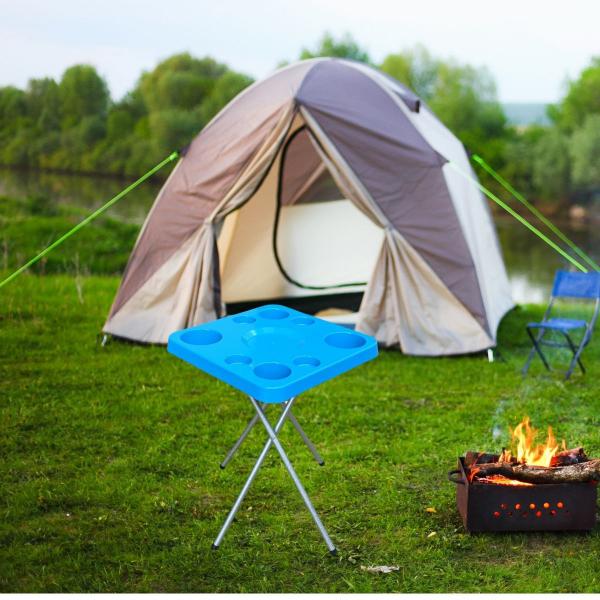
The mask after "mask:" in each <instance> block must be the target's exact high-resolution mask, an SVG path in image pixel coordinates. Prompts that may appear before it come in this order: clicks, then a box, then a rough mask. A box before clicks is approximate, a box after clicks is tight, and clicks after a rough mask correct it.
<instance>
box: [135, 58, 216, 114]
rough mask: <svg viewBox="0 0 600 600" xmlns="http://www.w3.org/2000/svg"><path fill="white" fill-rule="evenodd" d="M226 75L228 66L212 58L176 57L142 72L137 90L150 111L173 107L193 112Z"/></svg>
mask: <svg viewBox="0 0 600 600" xmlns="http://www.w3.org/2000/svg"><path fill="white" fill-rule="evenodd" d="M226 72H227V67H226V66H225V65H223V64H221V63H218V62H216V61H215V60H213V59H212V58H209V57H207V58H203V59H198V58H193V57H192V56H190V54H188V53H184V54H176V55H175V56H171V57H170V58H168V59H166V60H164V61H163V62H161V63H160V64H159V65H158V66H157V67H156V68H155V69H154V70H153V71H151V72H149V73H144V74H143V75H142V77H141V79H140V82H139V86H138V87H139V92H140V93H141V96H142V98H143V100H144V102H145V104H146V106H147V107H148V111H149V112H153V111H159V110H171V109H174V108H179V109H185V110H194V109H197V108H198V107H199V106H200V104H201V103H202V102H203V101H204V99H205V98H206V97H207V96H209V94H210V92H211V90H212V88H213V86H214V84H215V81H216V80H217V79H218V78H219V77H221V76H222V75H224V74H225V73H226Z"/></svg>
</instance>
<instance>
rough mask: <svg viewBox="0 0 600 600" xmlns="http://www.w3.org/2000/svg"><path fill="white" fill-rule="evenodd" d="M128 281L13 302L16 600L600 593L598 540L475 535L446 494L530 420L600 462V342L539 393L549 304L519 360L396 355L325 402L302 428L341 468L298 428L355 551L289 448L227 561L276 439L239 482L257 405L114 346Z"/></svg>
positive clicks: (101, 281)
mask: <svg viewBox="0 0 600 600" xmlns="http://www.w3.org/2000/svg"><path fill="white" fill-rule="evenodd" d="M117 284H118V279H117V278H116V277H108V276H107V277H81V276H80V277H78V278H75V277H71V276H67V275H49V276H45V277H38V276H31V275H26V276H23V277H21V278H19V279H18V280H16V281H14V282H12V283H11V284H10V285H9V286H6V287H5V288H3V289H2V290H1V291H0V340H1V341H0V456H1V457H2V458H1V462H0V591H4V592H8V591H20V592H25V591H28V592H35V591H47V592H58V591H96V592H109V591H155V592H160V591H168V592H182V591H188V592H190V591H194V592H225V591H230V592H242V591H246V592H275V591H283V592H319V591H321V592H344V591H348V592H378V591H400V592H433V591H437V592H466V591H481V592H483V591H485V592H509V591H510V592H551V591H554V592H557V591H566V592H586V591H587V592H598V591H600V574H599V573H598V560H599V558H600V530H599V529H598V528H596V530H595V531H594V532H592V533H591V534H586V535H581V534H530V535H524V534H512V535H468V534H466V533H465V532H464V530H463V528H462V526H461V523H460V520H459V516H458V513H457V511H456V509H455V504H454V494H455V490H454V486H453V485H451V484H450V483H448V482H447V481H446V472H447V471H448V470H449V469H452V468H453V467H454V465H455V461H456V457H457V456H458V455H459V454H462V453H463V452H464V451H465V450H468V449H477V450H498V449H500V447H501V446H502V445H506V444H507V443H508V431H507V428H508V426H509V425H515V424H516V423H517V422H518V421H519V420H520V419H521V417H522V416H523V415H525V414H528V415H530V416H531V418H532V420H533V423H534V425H537V426H539V427H545V426H546V425H548V424H552V425H554V427H555V430H556V433H557V434H558V436H560V437H566V438H567V441H568V442H570V443H571V444H572V445H583V446H585V448H586V449H587V451H588V453H589V454H590V455H595V456H600V428H599V425H600V416H599V415H600V394H599V391H600V379H599V378H600V361H599V358H600V336H598V339H596V340H595V343H594V342H593V343H592V345H591V346H590V348H589V349H588V351H587V352H586V354H585V355H584V358H585V359H586V362H587V365H588V367H589V373H588V375H587V376H585V377H581V376H580V375H579V374H576V375H575V376H574V377H573V378H572V380H571V381H569V382H567V383H564V382H563V381H562V380H561V379H560V377H559V375H558V374H556V375H552V376H547V375H545V374H544V373H542V371H541V369H540V366H539V361H538V362H537V363H535V368H534V369H532V376H530V377H528V378H527V379H525V380H523V379H522V378H521V376H520V374H519V368H520V366H521V365H522V362H523V360H524V358H525V355H526V351H527V349H528V344H527V342H526V339H525V335H524V330H523V325H524V323H525V322H526V321H528V320H530V319H531V318H534V317H535V318H537V317H539V316H540V315H541V310H542V309H541V308H539V307H529V308H527V309H517V310H515V311H513V312H512V313H511V314H510V315H509V316H508V317H507V318H506V319H505V320H504V322H503V324H502V327H501V331H500V340H499V348H500V351H501V354H502V356H503V358H504V359H505V362H496V363H494V364H488V362H487V361H486V360H485V358H484V357H482V356H471V357H461V358H447V359H419V358H411V357H406V356H402V355H401V354H400V353H399V352H395V351H383V352H382V353H381V355H380V356H379V358H377V359H376V360H375V361H372V362H370V363H368V364H365V365H363V366H362V367H360V368H358V369H355V370H354V371H352V372H350V373H347V374H345V375H343V376H341V377H339V378H337V379H335V380H333V381H331V382H328V383H326V384H324V385H322V386H319V387H317V388H315V389H313V390H312V391H310V392H307V393H306V394H305V395H304V396H303V397H302V398H301V399H300V400H299V402H298V404H297V408H296V414H297V416H298V418H299V420H300V422H301V423H302V424H303V425H304V427H305V429H306V431H307V433H308V434H309V436H310V437H311V438H312V439H313V441H315V443H316V444H317V446H318V448H319V449H320V451H321V453H322V454H323V456H324V458H325V462H326V464H325V466H324V467H319V466H318V465H317V464H316V463H315V462H314V461H313V460H312V457H311V456H310V454H309V453H308V451H307V449H306V448H305V447H304V446H303V445H302V443H301V442H300V440H299V439H298V438H297V434H296V432H295V431H294V430H293V428H292V427H291V426H289V424H288V425H287V426H286V427H285V428H284V430H283V432H282V441H283V443H284V445H285V447H286V448H287V449H288V450H289V455H290V458H291V460H292V462H293V463H294V464H295V466H296V468H297V471H298V473H299V475H300V477H301V479H302V480H303V482H304V484H305V486H306V488H307V490H308V492H309V494H310V495H311V497H312V499H313V501H314V504H315V506H316V508H317V510H318V512H319V513H320V515H321V517H322V519H323V521H324V523H325V525H326V527H327V528H328V530H329V533H330V534H331V537H332V538H333V540H334V542H335V543H336V545H337V546H338V548H339V556H338V557H336V558H334V557H331V556H330V555H329V554H328V553H327V551H326V548H325V546H324V544H323V543H322V541H321V539H320V537H319V534H318V532H317V531H316V529H315V528H314V526H313V524H312V522H311V520H310V517H309V515H308V513H307V512H306V510H305V508H304V506H303V505H302V503H301V500H300V498H299V496H298V494H297V492H296V490H295V488H294V487H293V484H292V482H291V480H290V479H289V476H288V475H287V472H286V471H285V470H284V468H283V466H282V465H281V462H280V461H279V460H278V458H277V457H276V455H275V453H274V452H272V453H271V455H270V456H269V457H268V458H267V461H266V463H265V466H264V467H263V469H262V470H261V472H260V473H259V476H258V478H257V480H256V481H255V484H254V485H253V487H252V488H251V490H250V493H249V495H248V497H247V499H246V501H245V502H244V504H243V506H242V509H241V510H240V513H239V515H238V518H237V521H236V522H235V523H234V524H233V525H232V527H231V529H230V531H229V533H228V535H227V537H226V538H225V540H224V543H223V545H222V547H221V548H220V549H219V551H218V552H212V551H211V550H210V545H211V542H212V540H213V538H214V536H215V535H216V533H217V532H218V530H219V527H220V525H221V523H222V521H223V519H224V518H225V516H226V514H227V511H228V510H229V508H230V506H231V504H232V502H233V500H234V498H235V496H236V494H237V492H238V491H239V489H240V487H241V485H242V483H243V481H244V479H245V477H246V475H247V474H248V472H249V470H250V469H251V467H252V465H253V464H254V460H255V458H256V455H257V453H258V452H259V448H260V447H261V445H262V443H263V442H264V439H265V434H264V433H263V432H262V431H259V430H258V429H256V430H255V431H254V432H253V434H252V435H251V436H250V438H249V439H248V440H247V442H246V444H245V445H244V446H243V447H242V449H241V450H240V452H239V453H238V454H237V455H236V457H235V458H234V460H233V461H232V463H231V464H230V465H229V467H228V468H227V469H226V470H224V471H222V470H220V469H219V467H218V465H219V462H220V460H221V459H222V458H223V456H224V454H225V453H226V451H227V450H228V448H229V446H230V445H231V444H232V443H233V441H234V440H235V439H236V437H237V435H238V434H239V433H240V431H241V429H242V428H243V426H244V424H245V423H246V421H247V419H248V417H249V416H250V414H251V413H250V411H251V407H250V404H249V402H248V401H247V400H246V399H245V398H244V397H243V396H242V394H240V393H238V392H236V391H234V390H233V389H231V388H229V387H228V386H226V385H225V384H221V383H219V382H217V381H215V380H214V379H212V378H210V377H208V376H205V375H203V374H201V373H200V372H198V371H196V370H195V369H193V368H192V367H190V366H189V365H187V364H185V363H183V362H182V361H180V360H177V359H175V358H174V357H172V356H170V355H169V354H167V352H166V350H165V349H164V348H162V347H141V346H135V345H129V344H124V343H117V342H113V343H111V344H109V345H108V346H106V347H104V348H102V347H100V346H99V345H97V343H96V333H97V332H98V331H99V330H100V328H101V326H102V324H103V320H104V318H105V316H106V313H107V311H108V309H109V306H110V302H111V300H112V297H113V295H114V292H115V290H116V287H117ZM563 358H564V357H563ZM494 427H499V428H500V430H501V431H502V435H501V436H500V437H499V438H494V437H493V436H492V431H493V429H494ZM427 508H434V509H435V512H428V511H426V509H427ZM371 565H396V566H398V567H399V570H398V571H397V572H394V573H391V574H388V575H382V574H372V573H369V572H366V571H364V570H363V569H361V567H363V566H371Z"/></svg>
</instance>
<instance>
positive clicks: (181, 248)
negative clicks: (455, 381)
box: [103, 58, 513, 356]
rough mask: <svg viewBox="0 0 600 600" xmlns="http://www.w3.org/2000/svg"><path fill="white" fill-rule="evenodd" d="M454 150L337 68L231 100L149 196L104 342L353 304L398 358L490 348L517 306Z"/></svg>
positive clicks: (439, 131)
mask: <svg viewBox="0 0 600 600" xmlns="http://www.w3.org/2000/svg"><path fill="white" fill-rule="evenodd" d="M450 162H452V163H454V164H455V165H456V166H458V167H459V168H460V170H462V171H463V172H466V173H468V174H469V175H470V176H471V177H473V179H476V175H475V174H474V172H473V170H472V169H471V167H470V164H469V160H468V157H467V154H466V152H465V150H464V147H463V146H462V144H461V143H460V142H459V141H458V139H457V138H456V137H455V136H454V135H453V134H452V133H451V132H450V131H449V130H448V129H447V128H446V127H445V126H444V125H443V124H442V123H441V122H440V121H439V120H438V119H437V118H436V117H435V115H434V114H433V113H432V112H431V111H430V110H429V109H428V107H427V106H425V105H424V104H423V103H421V101H420V100H419V98H418V97H417V96H415V95H414V94H413V93H412V92H411V91H410V90H409V89H407V88H406V87H404V86H403V85H402V84H400V83H399V82H397V81H395V80H394V79H392V78H390V77H388V76H387V75H385V74H383V73H381V72H379V71H377V70H376V69H373V68H371V67H368V66H366V65H363V64H360V63H356V62H353V61H349V60H345V59H330V58H323V59H314V60H307V61H302V62H299V63H296V64H293V65H291V66H288V67H285V68H283V69H280V70H279V71H277V72H275V73H274V74H273V75H271V76H270V77H267V78H266V79H264V80H262V81H259V82H256V83H255V84H253V85H252V86H250V87H249V88H248V89H246V90H245V91H243V92H242V93H241V94H239V95H238V96H237V97H236V98H234V100H232V101H231V102H230V103H229V104H228V105H227V106H226V107H225V108H224V109H223V110H222V111H221V112H220V113H219V114H218V115H217V116H216V117H215V118H214V119H213V120H212V121H211V122H210V123H209V124H208V125H207V126H206V127H205V128H204V129H203V130H202V131H201V132H200V133H199V134H198V135H197V136H196V137H195V138H194V140H193V141H192V143H191V144H190V146H189V147H188V149H187V151H186V152H185V154H184V156H183V157H182V158H181V160H180V161H179V163H178V164H177V166H176V167H175V169H174V170H173V172H172V173H171V175H170V177H169V179H168V180H167V182H166V183H165V185H164V186H163V188H162V190H161V191H160V193H159V194H158V197H157V198H156V201H155V203H154V205H153V207H152V209H151V211H150V213H149V215H148V217H147V219H146V222H145V223H144V226H143V228H142V230H141V233H140V236H139V238H138V240H137V242H136V245H135V247H134V249H133V252H132V254H131V257H130V259H129V263H128V265H127V268H126V270H125V274H124V276H123V280H122V282H121V286H120V288H119V291H118V293H117V296H116V298H115V300H114V303H113V306H112V308H111V311H110V314H109V317H108V320H107V322H106V324H105V325H104V328H103V330H104V332H105V333H109V334H112V335H115V336H118V337H123V338H128V339H131V340H137V341H141V342H150V343H165V342H166V341H167V338H168V336H169V334H170V333H171V332H173V331H175V330H177V329H181V328H184V327H190V326H193V325H196V324H199V323H203V322H206V321H209V320H212V319H215V318H218V317H219V316H221V315H223V314H224V313H225V311H226V310H227V311H228V312H235V310H236V307H237V308H238V309H239V308H240V307H242V308H246V307H248V306H250V305H251V303H253V302H254V303H260V302H268V301H275V300H276V301H279V302H280V303H283V304H285V303H286V302H287V303H288V304H290V305H292V306H295V307H299V308H301V309H302V307H303V306H304V307H306V306H307V305H306V304H304V305H303V304H302V302H309V301H310V302H312V304H311V306H313V307H314V306H316V304H315V303H314V301H315V300H318V301H319V302H320V307H321V308H323V307H336V306H337V307H339V306H342V305H344V306H346V307H347V306H349V305H350V304H352V302H350V303H349V304H348V301H349V300H352V299H353V300H352V301H354V302H356V308H358V313H357V315H356V322H355V326H356V328H357V329H358V330H359V331H362V332H365V333H368V334H371V335H374V336H375V337H376V338H377V340H378V341H379V342H380V343H381V344H383V345H385V346H399V347H400V348H401V350H402V351H403V352H405V353H407V354H414V355H428V356H436V355H449V354H462V353H469V352H476V351H480V350H485V349H487V348H490V347H493V346H494V345H495V342H496V332H497V328H498V324H499V322H500V320H501V318H502V317H503V315H504V314H505V313H506V312H507V311H508V310H509V309H510V308H511V307H512V306H513V302H512V299H511V295H510V288H509V284H508V279H507V276H506V271H505V268H504V264H503V261H502V255H501V251H500V247H499V244H498V240H497V237H496V232H495V229H494V225H493V221H492V218H491V215H490V212H489V209H488V206H487V204H486V201H485V199H484V198H483V196H482V194H481V193H480V191H479V189H478V188H477V185H476V184H475V183H474V182H473V181H469V179H467V178H464V177H463V176H461V174H460V173H459V172H457V170H455V169H452V168H451V165H450V164H449V163H450Z"/></svg>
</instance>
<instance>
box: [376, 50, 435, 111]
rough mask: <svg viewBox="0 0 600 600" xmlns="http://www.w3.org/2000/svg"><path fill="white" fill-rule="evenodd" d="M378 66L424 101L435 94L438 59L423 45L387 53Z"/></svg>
mask: <svg viewBox="0 0 600 600" xmlns="http://www.w3.org/2000/svg"><path fill="white" fill-rule="evenodd" d="M380 68H381V70H382V71H385V72H386V73H387V74H388V75H391V76H392V77H394V78H395V79H397V80H398V81H400V82H401V83H403V84H404V85H406V86H407V87H409V88H410V89H411V90H413V91H414V92H415V94H417V96H419V97H420V98H422V99H423V100H425V101H426V102H427V101H429V100H430V99H431V98H433V97H434V96H435V87H436V84H437V80H438V74H439V70H440V61H439V60H438V59H435V58H433V57H432V56H431V54H430V53H429V52H428V50H427V49H426V48H425V47H424V46H421V45H420V44H419V45H417V46H415V47H414V48H412V49H409V50H405V51H404V52H399V53H397V54H388V55H387V56H386V57H385V59H384V60H383V62H382V63H381V66H380Z"/></svg>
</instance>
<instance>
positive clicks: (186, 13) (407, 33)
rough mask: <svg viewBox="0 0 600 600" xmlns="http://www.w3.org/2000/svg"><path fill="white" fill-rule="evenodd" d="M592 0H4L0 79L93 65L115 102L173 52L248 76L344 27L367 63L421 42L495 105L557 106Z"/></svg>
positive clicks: (598, 9)
mask: <svg viewBox="0 0 600 600" xmlns="http://www.w3.org/2000/svg"><path fill="white" fill-rule="evenodd" d="M599 24H600V2H598V0H570V2H562V1H561V2H556V1H552V0H546V1H545V2H544V1H539V0H519V1H516V0H502V1H500V2H492V1H489V0H488V1H486V0H479V1H473V0H452V1H450V0H445V1H438V0H435V1H434V0H395V1H394V0H390V1H387V2H386V1H383V0H321V1H318V0H280V1H276V0H247V1H245V2H244V1H240V0H212V1H210V2H206V1H204V0H196V1H191V0H160V1H157V0H146V1H143V2H142V1H134V0H103V1H102V2H99V1H96V0H87V1H82V0H77V1H75V0H53V1H52V2H48V1H43V0H38V1H33V0H0V56H2V60H1V61H0V86H3V85H16V86H18V87H25V85H26V84H27V80H28V79H29V78H31V77H36V78H37V77H47V76H51V77H54V78H59V77H60V75H61V74H62V72H63V71H64V70H65V69H66V68H67V67H68V66H70V65H73V64H76V63H88V64H92V65H94V66H95V67H96V68H97V69H98V71H99V72H100V74H101V75H102V76H103V77H104V78H105V79H106V80H107V81H108V84H109V87H110V89H111V93H112V95H113V98H115V99H118V98H120V97H122V96H123V94H125V93H126V92H127V91H128V90H130V89H131V88H132V87H133V86H134V85H135V82H136V80H137V79H138V77H139V75H140V74H141V72H142V71H143V70H150V69H152V68H153V67H154V66H155V65H156V64H157V63H158V62H159V61H160V60H161V59H164V58H166V57H168V56H170V55H172V54H175V53H178V52H190V53H191V54H193V55H195V56H205V55H210V56H212V57H214V58H216V59H217V60H219V61H221V62H225V63H227V64H228V65H229V66H230V67H231V68H233V69H235V70H238V71H242V72H244V73H247V74H249V75H251V76H253V77H255V78H260V77H263V76H265V75H267V74H269V73H270V72H271V71H273V69H274V68H275V67H276V65H277V63H279V62H280V61H282V60H294V59H295V58H297V57H298V55H299V53H300V50H301V49H302V48H303V47H308V48H314V47H315V46H316V45H317V43H318V41H319V39H320V38H321V37H322V35H323V33H324V32H325V31H328V32H330V33H332V34H333V35H334V36H341V35H343V34H345V33H350V34H351V35H352V36H353V37H354V38H355V39H356V40H357V42H358V43H359V44H360V45H361V47H364V48H365V49H366V50H367V51H368V52H369V54H370V55H371V58H372V59H373V60H374V61H375V62H379V61H381V60H382V59H383V58H384V57H385V56H386V55H387V54H389V53H392V52H398V51H401V50H403V49H407V48H410V47H413V46H414V45H415V44H422V45H424V46H425V47H426V48H427V49H428V50H429V51H430V52H431V53H432V54H433V55H434V56H437V57H440V58H444V59H454V60H456V61H458V62H461V63H468V64H471V65H474V66H486V67H487V68H488V69H489V70H490V71H491V73H492V75H493V76H494V78H495V80H496V84H497V88H498V96H499V99H500V100H501V101H502V102H556V101H558V100H559V99H560V98H561V96H562V94H563V92H564V89H565V82H566V81H567V80H568V78H575V77H576V76H577V75H578V73H579V72H580V71H581V69H582V68H584V67H585V66H586V65H587V64H588V63H589V61H590V59H591V57H592V56H594V55H600V26H599Z"/></svg>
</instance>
